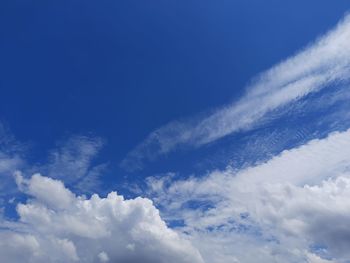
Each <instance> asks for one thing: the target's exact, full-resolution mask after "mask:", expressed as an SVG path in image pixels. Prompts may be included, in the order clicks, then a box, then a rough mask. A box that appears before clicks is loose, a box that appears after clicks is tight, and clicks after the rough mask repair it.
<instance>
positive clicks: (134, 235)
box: [0, 173, 203, 263]
mask: <svg viewBox="0 0 350 263" xmlns="http://www.w3.org/2000/svg"><path fill="white" fill-rule="evenodd" d="M16 182H17V184H18V186H19V188H20V189H21V190H22V191H23V192H24V193H26V194H27V195H29V196H30V198H29V199H28V200H27V202H26V203H20V204H18V205H17V213H18V216H19V219H18V221H14V222H13V221H12V222H11V221H2V224H1V225H2V227H1V228H2V230H1V232H0V261H1V262H24V261H25V262H35V263H37V262H125V263H126V262H130V263H131V262H135V263H136V262H150V263H151V262H152V263H156V262H159V263H161V262H167V263H169V262H174V263H179V262H184V263H185V262H188V263H195V262H203V260H202V258H201V256H200V254H199V253H198V251H197V250H195V249H194V248H193V247H192V246H191V244H190V243H189V241H187V240H185V239H182V238H180V237H179V235H178V234H176V233H175V232H174V231H173V230H171V229H169V228H168V227H167V226H166V224H165V223H164V221H162V219H161V218H160V216H159V212H158V210H157V209H156V208H155V207H154V205H153V203H152V201H150V200H149V199H145V198H140V197H139V198H136V199H132V200H124V198H123V197H122V196H120V195H118V194H117V193H115V192H111V193H110V194H108V196H107V197H106V198H101V197H99V196H98V195H93V196H92V197H91V198H90V199H89V198H86V197H85V196H76V195H75V194H73V193H72V192H71V191H70V190H68V189H67V188H66V187H65V186H64V184H63V183H62V182H61V181H58V180H54V179H51V178H48V177H43V176H41V175H39V174H35V175H33V176H32V177H31V178H30V179H25V178H23V177H22V176H21V175H20V174H19V173H17V175H16Z"/></svg>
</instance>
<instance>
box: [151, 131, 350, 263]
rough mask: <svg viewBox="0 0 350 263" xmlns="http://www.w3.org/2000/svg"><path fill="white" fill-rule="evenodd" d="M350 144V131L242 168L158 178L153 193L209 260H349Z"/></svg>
mask: <svg viewBox="0 0 350 263" xmlns="http://www.w3.org/2000/svg"><path fill="white" fill-rule="evenodd" d="M349 144H350V130H348V131H345V132H341V133H339V132H336V133H332V134H330V135H329V136H328V137H327V138H325V139H322V140H313V141H310V142H309V143H307V144H305V145H303V146H301V147H298V148H295V149H292V150H288V151H285V152H283V153H281V154H280V155H278V156H275V157H273V158H272V159H270V160H269V161H267V162H265V163H262V164H260V165H257V166H253V167H249V168H246V169H243V170H240V171H235V170H234V169H232V168H228V169H226V170H224V171H214V172H211V173H209V174H208V175H207V176H204V177H201V178H198V177H190V178H188V179H182V180H181V179H180V180H174V178H172V177H171V176H170V177H162V178H154V177H153V178H152V177H151V178H149V179H148V185H149V188H150V190H151V193H150V195H153V199H154V200H155V201H156V203H158V204H159V206H160V207H162V211H164V218H166V219H167V220H169V221H174V222H182V224H181V225H180V226H179V227H178V228H177V230H178V231H183V232H185V233H188V234H189V235H191V236H192V237H193V238H192V241H193V244H194V245H195V246H196V247H198V248H199V250H200V252H201V253H202V255H203V257H204V258H205V260H206V262H232V260H231V258H235V260H236V261H237V262H252V263H253V262H257V259H256V257H259V262H318V261H317V257H318V258H319V262H322V260H335V262H348V260H349V258H350V253H349V251H348V249H347V248H348V247H349V245H350V238H349V237H350V232H349V229H350V224H349V222H350V221H349V219H350V212H349V211H350V207H349V202H348V201H347V200H348V199H349V197H350V152H349V148H350V147H349V146H350V145H349ZM212 244H218V245H213V247H211V246H212ZM216 246H217V247H216ZM213 251H214V252H213ZM233 262H234V261H233ZM325 262H327V261H325Z"/></svg>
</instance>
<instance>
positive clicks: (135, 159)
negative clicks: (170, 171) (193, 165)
mask: <svg viewBox="0 0 350 263" xmlns="http://www.w3.org/2000/svg"><path fill="white" fill-rule="evenodd" d="M349 39H350V15H347V16H346V17H345V18H344V19H343V20H342V21H341V22H340V23H339V24H338V25H337V26H336V28H335V29H333V30H331V31H330V32H328V33H327V34H325V35H324V36H322V37H321V38H319V39H318V40H316V41H315V42H314V43H312V44H311V45H309V46H307V47H306V48H305V49H304V50H302V51H300V52H298V53H297V54H296V55H294V56H292V57H290V58H288V59H287V60H285V61H283V62H281V63H279V64H278V65H276V66H274V67H272V68H271V69H269V70H268V71H266V72H263V73H262V74H260V75H259V76H258V77H257V78H255V79H254V80H253V81H252V84H251V85H249V86H248V87H247V92H246V94H245V95H244V96H243V97H242V98H241V99H240V100H238V101H237V102H235V103H233V104H230V105H228V106H226V107H222V108H220V109H218V110H216V111H214V112H213V113H212V114H211V115H209V116H206V117H202V118H197V119H195V118H193V119H190V120H188V121H182V122H181V121H175V122H171V123H169V124H167V125H165V126H163V127H161V128H159V129H157V130H156V131H154V132H152V133H151V134H150V135H149V136H148V137H147V138H146V140H145V141H144V142H142V143H141V144H140V145H138V146H137V147H136V148H135V149H134V150H132V151H131V152H129V154H128V155H127V157H126V158H125V159H124V160H123V161H122V162H121V166H122V167H123V168H125V169H127V170H130V171H132V170H138V169H141V168H142V165H143V162H144V161H149V160H153V159H155V158H157V157H158V156H159V155H162V154H166V153H169V152H171V151H173V150H175V149H176V148H177V147H179V146H191V147H199V146H202V145H205V144H208V143H211V142H214V141H216V140H218V139H221V138H223V137H225V136H227V135H229V134H232V133H235V132H239V131H242V130H248V129H251V128H252V127H254V126H256V125H258V124H259V122H262V121H264V120H265V119H266V117H267V115H268V113H270V112H272V111H274V110H278V109H280V108H282V107H283V106H285V105H288V104H290V103H292V102H295V101H298V100H300V99H301V98H304V97H306V96H307V95H308V94H311V93H315V92H318V91H320V90H321V89H323V88H325V87H329V86H330V85H337V84H339V83H347V82H348V81H349V76H350V42H349V41H348V40H349Z"/></svg>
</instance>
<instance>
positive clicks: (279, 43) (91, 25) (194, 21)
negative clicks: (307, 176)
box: [0, 0, 349, 175]
mask: <svg viewBox="0 0 350 263" xmlns="http://www.w3.org/2000/svg"><path fill="white" fill-rule="evenodd" d="M253 7H254V8H253ZM348 8H349V2H348V1H346V0H344V1H319V0H313V1H303V0H298V1H280V0H270V1H260V0H237V1H233V0H224V1H206V0H205V1H193V0H186V1H168V0H159V1H135V0H126V1H119V0H109V1H106V0H102V1H91V0H85V1H76V0H58V1H23V0H3V1H1V2H0V37H1V38H0V72H1V74H0V91H1V93H0V120H1V121H2V122H3V123H5V124H6V125H7V126H8V127H9V128H10V130H11V132H12V133H13V134H14V135H15V137H16V138H17V139H18V140H20V141H22V142H25V143H29V144H30V145H31V147H32V148H33V149H32V152H31V156H30V158H33V160H37V161H40V159H41V158H44V156H45V155H46V151H47V150H48V149H50V148H52V147H53V146H54V145H55V143H56V141H57V140H60V139H64V138H65V137H67V136H69V135H71V134H92V135H94V136H99V137H102V138H104V139H105V140H106V142H107V143H106V146H105V148H104V151H103V152H102V156H101V158H104V159H108V161H109V162H110V163H111V164H112V165H111V167H112V171H111V173H113V174H115V175H121V174H123V173H124V171H122V170H119V168H118V163H119V162H120V161H121V160H122V159H123V158H124V157H125V155H126V154H127V152H128V151H129V150H131V149H132V148H133V147H134V146H136V145H137V144H138V143H140V142H141V141H142V140H143V139H144V138H145V137H146V136H147V135H148V134H149V133H150V132H151V131H152V130H154V129H156V128H157V127H160V126H162V125H164V124H166V123H167V122H169V121H172V120H174V119H175V120H176V119H179V118H184V117H186V116H191V115H193V114H197V113H200V112H203V111H206V110H210V109H212V108H215V107H218V106H220V105H223V104H225V103H228V102H230V101H232V100H234V99H235V98H237V97H238V96H240V95H241V94H242V93H243V91H244V86H245V85H246V84H247V83H248V82H249V80H250V79H251V78H252V77H253V76H254V75H256V74H257V73H259V72H261V71H262V70H265V69H267V68H269V67H271V66H272V65H274V64H275V63H277V62H279V61H281V60H282V59H284V58H286V57H288V56H290V55H292V54H294V53H295V52H296V51H297V50H299V49H300V48H302V47H304V46H305V45H306V44H307V43H309V42H310V41H312V40H314V39H315V37H317V36H319V35H320V34H322V33H324V32H325V31H327V30H328V29H330V28H331V27H332V26H334V25H335V24H336V23H337V21H338V20H339V18H341V17H342V16H343V15H344V13H345V12H346V11H347V9H348ZM180 158H181V156H180V157H179V159H180ZM178 161H179V160H176V159H175V160H174V161H173V164H169V163H167V164H166V165H165V164H162V163H161V162H160V163H158V164H157V165H158V166H157V165H155V167H153V168H152V169H151V170H150V171H148V172H147V171H146V172H147V173H150V174H151V173H159V172H166V168H165V167H167V169H169V170H172V169H176V168H177V167H176V166H177V163H178ZM179 162H180V161H179Z"/></svg>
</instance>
